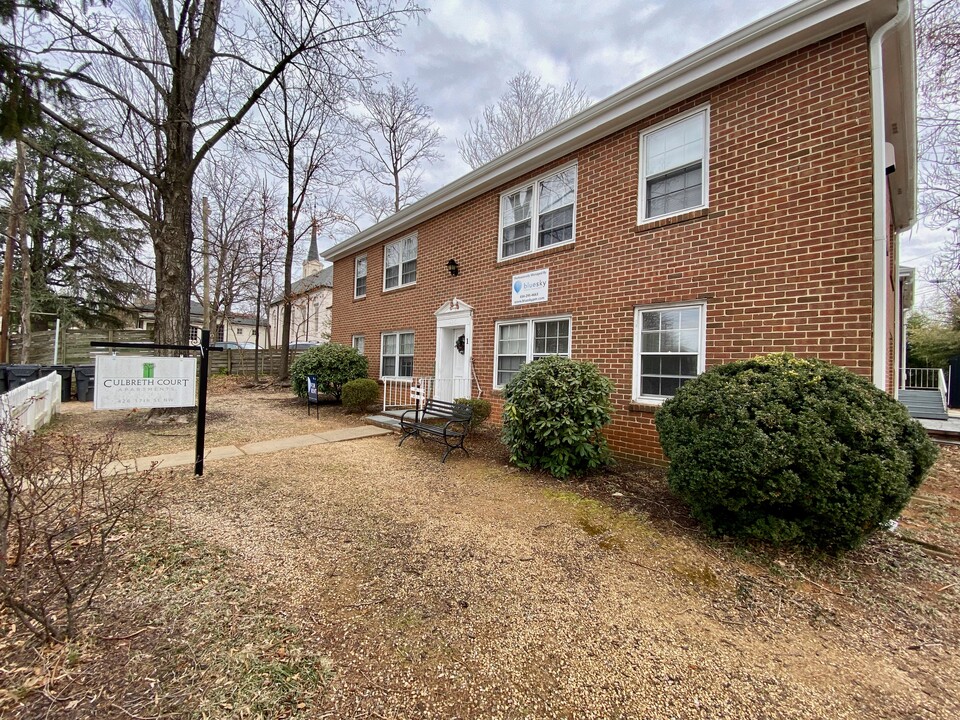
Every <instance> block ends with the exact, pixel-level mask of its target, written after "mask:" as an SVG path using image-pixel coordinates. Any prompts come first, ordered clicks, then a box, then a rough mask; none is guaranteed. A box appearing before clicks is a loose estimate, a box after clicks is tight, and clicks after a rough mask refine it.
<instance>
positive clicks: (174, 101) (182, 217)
mask: <svg viewBox="0 0 960 720" xmlns="http://www.w3.org/2000/svg"><path fill="white" fill-rule="evenodd" d="M149 8H150V10H149V12H146V11H144V4H143V3H141V2H140V1H139V0H115V2H113V3H112V4H110V5H108V6H106V7H104V8H100V7H97V8H95V9H89V10H88V7H87V6H86V4H80V3H76V4H75V3H71V4H69V5H67V4H64V5H62V6H60V7H50V8H49V9H48V11H47V13H46V15H45V16H44V17H43V18H42V19H38V22H42V23H45V25H44V31H45V35H44V36H43V37H45V38H47V41H46V42H43V43H38V44H37V45H35V46H33V47H32V48H30V50H31V52H30V56H29V57H27V58H25V59H26V60H30V59H33V60H36V61H45V65H46V67H48V68H57V69H56V70H50V73H51V74H52V75H54V76H59V77H62V78H69V80H70V84H71V87H72V88H73V90H74V92H75V93H76V95H77V103H78V104H79V105H82V106H84V109H85V110H90V109H91V108H92V107H104V106H108V107H111V108H113V109H114V113H113V114H114V115H115V117H117V118H123V121H122V122H121V123H120V124H118V125H116V126H115V128H114V134H113V135H107V134H92V133H90V132H88V131H87V130H85V129H84V128H83V127H81V126H79V125H78V124H77V123H75V122H72V121H71V119H70V117H69V116H68V115H67V114H66V113H64V112H63V111H62V109H61V108H59V107H58V106H56V105H54V104H51V103H45V104H43V105H42V111H43V113H44V114H45V115H46V116H47V117H49V118H51V119H52V120H54V121H56V122H59V123H60V124H61V125H63V126H64V127H65V128H67V129H69V130H70V131H72V132H74V133H75V134H77V135H79V136H80V137H83V138H84V139H86V140H87V141H88V142H90V143H91V144H92V145H93V146H94V147H96V148H98V149H100V150H101V151H103V152H105V153H107V154H109V155H111V156H112V157H113V158H114V159H115V160H117V161H118V162H119V163H121V164H122V165H123V166H124V167H125V168H126V169H127V171H128V172H129V173H130V175H131V177H132V178H135V179H139V180H141V181H142V183H143V185H144V188H145V195H146V196H149V197H152V198H153V202H154V203H155V206H156V208H155V211H154V212H151V211H150V207H149V206H148V207H147V209H144V207H143V205H142V204H141V203H140V202H137V201H136V200H135V199H133V198H131V197H129V195H127V194H125V193H122V192H119V191H118V190H117V189H116V188H115V187H113V186H111V185H110V183H107V182H104V181H103V179H102V178H99V177H97V176H96V174H95V173H89V179H90V181H91V182H95V183H98V184H100V186H101V187H103V189H104V190H105V191H107V192H108V193H112V194H113V196H114V198H115V199H116V200H117V201H118V202H123V203H126V206H127V207H128V209H129V210H130V212H132V213H133V214H134V215H135V216H136V217H138V218H139V219H140V220H141V221H142V222H143V223H144V224H145V226H147V227H149V228H151V235H152V238H153V244H154V255H155V258H156V283H157V292H156V310H157V340H158V341H159V342H162V343H183V342H186V339H187V332H188V327H189V298H190V289H191V286H192V282H191V272H190V267H191V262H190V255H191V248H192V245H193V228H192V207H193V179H194V176H195V174H196V172H197V169H198V167H199V165H200V163H201V162H202V161H203V159H204V158H205V157H206V156H207V155H208V154H209V152H210V151H211V150H212V149H213V148H214V147H215V146H216V145H217V144H218V143H219V142H220V141H221V140H222V139H223V138H224V137H225V136H226V135H227V134H228V133H229V132H230V131H231V130H233V129H234V128H235V127H236V126H237V125H238V124H239V123H240V122H241V121H242V120H243V119H244V118H245V117H246V116H247V114H248V113H249V112H250V110H251V109H252V108H253V107H255V106H256V104H257V103H258V102H259V100H260V99H261V97H262V96H263V94H264V93H265V92H266V91H267V89H269V88H270V87H271V86H272V85H273V84H274V83H275V82H276V81H277V80H278V79H279V78H280V77H281V76H282V75H283V74H284V72H285V70H287V68H290V67H297V66H301V65H302V66H310V67H316V68H323V69H324V71H325V72H327V73H329V74H332V75H339V76H344V77H353V76H355V75H357V74H366V73H367V72H368V70H367V68H368V67H369V60H368V59H367V57H368V56H369V54H370V50H377V49H383V48H389V47H390V44H391V41H392V39H393V38H394V37H395V36H396V34H397V33H398V32H399V30H400V27H401V24H402V22H403V21H404V20H405V19H407V18H409V17H411V16H412V15H414V14H416V13H417V12H419V9H418V8H417V7H416V6H415V5H414V4H413V3H412V0H251V2H248V3H245V4H243V5H242V6H241V5H237V6H235V7H234V8H233V9H232V10H231V11H230V12H225V11H224V7H223V2H222V0H168V2H162V0H150V2H149ZM144 30H146V31H147V36H146V38H144V37H143V36H142V34H141V33H142V32H143V31H144ZM158 43H159V45H158ZM266 44H269V45H270V46H271V47H272V49H273V50H274V52H272V53H270V54H269V55H266V54H264V53H263V52H261V51H259V50H258V48H263V47H264V45H266ZM157 47H159V49H160V50H161V52H160V53H156V52H155V50H156V49H157ZM111 63H112V64H113V66H114V67H116V66H117V65H119V66H121V67H122V68H123V70H124V72H123V76H124V77H125V78H128V79H130V84H129V85H128V86H124V85H115V84H113V83H111V82H110V81H109V73H108V72H107V70H106V69H105V68H109V65H110V64H111ZM212 73H213V75H214V76H215V77H216V78H217V82H216V83H210V82H209V80H210V78H211V76H212ZM134 86H135V87H136V88H137V89H138V91H139V94H137V93H134V94H131V93H128V92H127V90H128V89H130V87H134ZM145 94H151V96H152V98H153V99H155V101H156V104H155V105H151V104H150V103H147V102H142V100H143V96H144V95H145ZM138 138H140V139H142V140H143V141H145V142H147V143H150V144H149V145H148V147H149V150H150V157H151V159H152V161H153V162H152V163H151V164H145V163H144V162H143V161H142V159H141V157H142V155H141V157H138V155H137V154H136V153H132V152H130V147H131V144H132V143H134V142H136V141H137V139H138ZM81 170H82V169H81Z"/></svg>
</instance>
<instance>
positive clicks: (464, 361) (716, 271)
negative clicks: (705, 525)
mask: <svg viewBox="0 0 960 720" xmlns="http://www.w3.org/2000/svg"><path fill="white" fill-rule="evenodd" d="M913 29H914V24H913V15H912V10H911V6H910V4H909V3H906V2H903V3H901V6H900V8H898V4H897V2H896V0H859V1H857V0H805V1H803V2H799V3H796V4H794V5H791V6H790V7H787V8H785V9H783V10H781V11H779V12H777V13H775V14H773V15H770V16H768V17H766V18H764V19H762V20H760V21H758V22H756V23H754V24H753V25H750V26H748V27H745V28H743V29H742V30H740V31H738V32H736V33H734V34H732V35H730V36H727V37H725V38H723V39H721V40H719V41H718V42H716V43H714V44H712V45H710V46H708V47H705V48H703V49H702V50H700V51H699V52H697V53H695V54H693V55H690V56H688V57H686V58H684V59H682V60H680V61H679V62H677V63H675V64H673V65H671V66H669V67H667V68H665V69H663V70H661V71H659V72H657V73H655V74H654V75H652V76H650V77H647V78H645V79H643V80H641V81H640V82H638V83H636V84H634V85H632V86H630V87H628V88H626V89H624V90H623V91H621V92H619V93H617V94H616V95H614V96H612V97H610V98H608V99H606V100H603V101H601V102H599V103H597V104H596V105H594V106H592V107H590V108H588V109H587V110H585V111H583V112H582V113H580V114H578V115H576V116H574V117H573V118H571V119H570V120H568V121H566V122H564V123H562V124H561V125H559V126H557V127H555V128H553V129H551V130H548V131H547V132H545V133H543V134H542V135H540V136H538V137H537V138H535V139H533V140H531V141H530V142H528V143H526V144H524V145H523V146H521V147H519V148H517V149H515V150H513V151H511V152H510V153H508V154H506V155H504V156H502V157H500V158H498V159H496V160H494V161H492V162H491V163H489V164H487V165H485V166H483V167H481V168H478V169H477V170H475V171H473V172H471V173H469V174H468V175H466V176H464V177H462V178H460V179H459V180H456V181H454V182H453V183H451V184H449V185H447V186H446V187H443V188H441V189H440V190H438V191H436V192H434V193H433V194H431V195H429V196H427V197H425V198H423V199H422V200H420V201H419V202H417V203H416V204H415V205H412V206H410V207H408V208H405V209H404V210H402V211H400V212H398V213H397V214H395V215H393V216H392V217H390V218H388V219H386V220H384V221H382V222H380V223H378V224H377V225H374V226H373V227H370V228H368V229H367V230H364V231H363V232H360V233H358V234H357V235H355V236H353V237H351V238H349V239H347V240H345V241H344V242H342V243H340V244H338V245H336V246H335V247H333V248H332V249H331V250H329V251H327V252H326V253H325V257H326V258H327V259H328V260H332V261H333V262H334V283H333V329H332V339H333V340H334V341H337V342H344V343H350V342H353V343H354V345H355V346H359V347H361V348H362V350H363V351H364V352H365V354H366V355H367V357H368V359H369V361H370V368H371V376H373V377H377V378H379V379H381V380H382V381H383V383H384V392H385V393H388V394H389V393H394V392H395V390H396V387H397V386H402V385H403V383H404V382H407V381H408V380H409V378H412V377H418V378H419V377H430V378H435V380H434V381H433V382H434V393H435V394H436V395H437V396H439V397H453V396H463V395H466V394H470V395H472V396H477V395H483V396H484V397H487V398H489V399H490V400H491V401H492V402H493V405H494V416H493V417H494V419H496V418H497V417H498V413H499V411H500V409H501V406H502V401H501V393H500V390H499V388H501V387H502V386H503V385H504V384H505V383H506V382H507V381H508V380H509V379H510V378H511V377H512V376H513V374H514V373H515V372H516V370H517V368H519V367H520V365H521V364H522V363H524V362H528V361H530V360H531V359H534V358H536V357H538V356H541V355H544V354H551V353H559V354H563V355H569V356H571V357H573V358H576V359H581V360H589V361H591V362H594V363H596V364H597V365H598V366H599V368H600V370H601V371H602V372H603V373H604V374H605V375H607V376H608V377H609V378H611V379H612V380H613V382H614V384H615V387H616V389H615V392H614V395H613V398H612V399H613V404H614V420H613V422H612V424H611V425H610V426H608V428H607V431H606V434H607V437H608V438H609V440H610V444H611V446H612V447H613V448H614V450H615V451H616V452H618V453H619V454H621V455H623V456H626V457H632V458H636V459H641V460H648V461H657V460H660V459H662V455H661V453H660V448H659V445H658V443H657V437H656V431H655V427H654V423H653V414H654V412H655V410H656V408H657V407H658V406H659V405H660V404H661V403H662V402H663V400H664V399H665V398H667V397H669V396H671V395H672V394H673V393H674V392H675V391H676V389H677V388H678V387H679V386H680V385H682V384H683V382H684V381H685V380H686V379H687V378H690V377H693V376H695V375H696V374H697V373H699V372H702V371H703V370H704V369H705V368H706V367H709V366H712V365H715V364H718V363H723V362H726V361H729V360H733V359H736V358H744V357H750V356H753V355H756V354H759V353H767V352H774V351H784V350H786V351H791V352H795V353H798V354H801V355H815V356H818V357H821V358H824V359H826V360H829V361H832V362H835V363H837V364H840V365H844V366H847V367H849V368H851V369H852V370H854V371H855V372H858V373H860V374H862V375H864V376H866V377H869V378H871V379H872V380H873V382H874V383H876V384H877V385H878V386H880V387H883V388H885V389H887V390H889V391H890V392H895V391H896V388H895V385H896V383H895V377H896V368H897V365H898V361H899V358H898V356H899V342H898V338H897V319H898V316H899V312H898V311H897V307H898V306H899V303H898V297H897V294H898V292H899V282H898V266H897V246H898V243H897V236H898V233H899V232H900V231H902V230H905V229H907V228H909V227H910V226H911V225H912V224H913V222H914V219H915V204H916V203H915V195H916V189H915V172H916V136H915V125H916V122H915V112H916V111H915V101H916V87H915V58H914V44H913ZM391 397H392V396H391ZM388 400H390V398H388ZM391 401H392V400H391Z"/></svg>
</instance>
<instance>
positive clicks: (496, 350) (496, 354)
mask: <svg viewBox="0 0 960 720" xmlns="http://www.w3.org/2000/svg"><path fill="white" fill-rule="evenodd" d="M551 247H553V246H552V245H551ZM511 257H513V256H512V255H511ZM551 320H567V321H569V323H570V337H569V339H568V343H567V352H566V353H565V354H560V353H557V354H558V355H559V356H560V357H566V358H568V357H572V353H573V316H572V315H547V316H545V317H535V318H517V319H515V320H498V321H497V322H496V324H495V325H494V328H493V389H494V390H502V389H503V388H504V386H503V385H497V368H499V367H500V326H501V325H520V324H521V323H525V324H526V325H527V359H526V360H525V361H524V364H527V363H530V362H533V324H534V323H538V322H550V321H551Z"/></svg>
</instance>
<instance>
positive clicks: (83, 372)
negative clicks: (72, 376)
mask: <svg viewBox="0 0 960 720" xmlns="http://www.w3.org/2000/svg"><path fill="white" fill-rule="evenodd" d="M95 367H96V366H95V365H77V366H75V367H74V368H73V370H74V372H76V373H77V400H79V401H80V402H92V401H93V371H94V368H95Z"/></svg>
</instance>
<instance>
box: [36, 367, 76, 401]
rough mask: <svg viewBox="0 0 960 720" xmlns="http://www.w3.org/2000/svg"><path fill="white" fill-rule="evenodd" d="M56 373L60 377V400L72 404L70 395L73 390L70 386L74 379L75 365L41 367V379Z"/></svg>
mask: <svg viewBox="0 0 960 720" xmlns="http://www.w3.org/2000/svg"><path fill="white" fill-rule="evenodd" d="M52 372H55V373H57V375H59V376H60V400H61V401H62V402H70V394H71V390H72V389H73V388H72V387H71V386H70V383H71V378H72V377H73V365H41V366H40V377H45V376H47V375H49V374H50V373H52Z"/></svg>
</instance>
